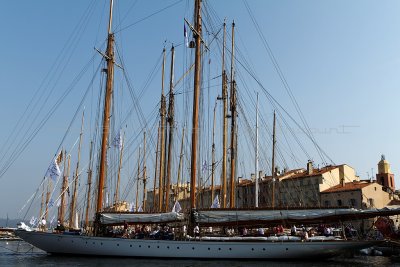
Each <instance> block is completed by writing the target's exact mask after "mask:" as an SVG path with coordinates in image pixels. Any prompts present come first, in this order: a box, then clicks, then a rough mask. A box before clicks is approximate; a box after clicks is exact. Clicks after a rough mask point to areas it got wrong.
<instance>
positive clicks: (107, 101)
mask: <svg viewBox="0 0 400 267" xmlns="http://www.w3.org/2000/svg"><path fill="white" fill-rule="evenodd" d="M112 9H113V0H111V1H110V18H109V22H108V41H107V51H106V57H105V60H106V61H107V71H106V74H107V82H106V92H105V97H104V113H103V127H102V129H103V131H102V139H101V153H100V171H99V183H98V188H97V206H96V213H99V212H100V211H101V210H102V209H103V191H104V183H105V179H106V164H107V147H108V135H109V132H110V115H111V98H112V91H113V84H114V34H113V33H112V32H111V25H112Z"/></svg>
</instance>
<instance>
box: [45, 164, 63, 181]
mask: <svg viewBox="0 0 400 267" xmlns="http://www.w3.org/2000/svg"><path fill="white" fill-rule="evenodd" d="M60 175H61V171H60V167H58V164H57V159H54V161H53V162H52V163H51V164H50V166H49V168H48V169H47V172H46V174H45V177H50V178H51V179H52V180H53V182H56V181H57V179H58V178H59V177H60Z"/></svg>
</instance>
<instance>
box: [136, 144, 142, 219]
mask: <svg viewBox="0 0 400 267" xmlns="http://www.w3.org/2000/svg"><path fill="white" fill-rule="evenodd" d="M140 148H141V147H140V146H139V153H138V165H137V176H136V177H137V178H136V204H135V208H136V209H135V211H136V212H137V211H138V209H139V207H138V205H139V181H140V177H139V174H140Z"/></svg>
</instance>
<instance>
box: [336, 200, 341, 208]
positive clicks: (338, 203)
mask: <svg viewBox="0 0 400 267" xmlns="http://www.w3.org/2000/svg"><path fill="white" fill-rule="evenodd" d="M337 205H338V207H341V206H342V200H341V199H338V200H337Z"/></svg>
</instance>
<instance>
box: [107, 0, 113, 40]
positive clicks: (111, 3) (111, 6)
mask: <svg viewBox="0 0 400 267" xmlns="http://www.w3.org/2000/svg"><path fill="white" fill-rule="evenodd" d="M113 4H114V0H110V18H109V20H108V34H111V26H112V14H113Z"/></svg>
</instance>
